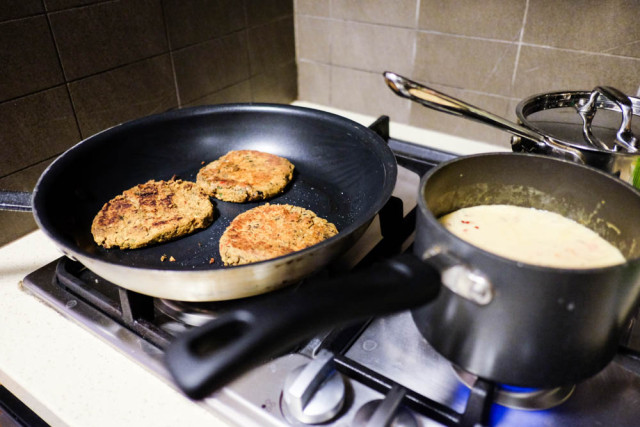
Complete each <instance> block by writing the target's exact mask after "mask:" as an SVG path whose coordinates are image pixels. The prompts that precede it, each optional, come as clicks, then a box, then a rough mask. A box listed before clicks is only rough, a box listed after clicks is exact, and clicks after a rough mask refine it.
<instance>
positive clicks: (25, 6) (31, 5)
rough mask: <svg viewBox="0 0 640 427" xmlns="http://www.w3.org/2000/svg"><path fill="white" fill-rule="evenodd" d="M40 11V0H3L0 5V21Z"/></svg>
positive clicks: (41, 10) (41, 8)
mask: <svg viewBox="0 0 640 427" xmlns="http://www.w3.org/2000/svg"><path fill="white" fill-rule="evenodd" d="M42 12H44V6H43V5H42V0H3V1H2V6H0V22H2V21H7V20H9V19H17V18H24V17H27V16H31V15H36V14H40V13H42Z"/></svg>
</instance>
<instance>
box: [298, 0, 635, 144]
mask: <svg viewBox="0 0 640 427" xmlns="http://www.w3.org/2000/svg"><path fill="white" fill-rule="evenodd" d="M295 21H296V49H297V57H298V96H299V98H300V99H302V100H305V101H311V102H317V103H320V104H325V105H329V106H333V107H337V108H342V109H346V110H351V111H357V112H361V113H365V114H369V115H372V116H378V115H380V114H387V115H389V116H390V117H391V118H392V120H395V121H398V122H401V123H409V124H411V125H415V126H418V127H424V128H431V129H436V130H439V131H444V132H448V133H453V134H456V135H461V136H465V137H470V138H473V139H480V140H483V141H487V142H490V143H493V144H496V145H499V146H503V147H508V146H509V138H510V136H509V135H508V134H506V133H504V132H500V131H498V130H495V129H493V128H491V127H488V126H486V125H481V124H477V123H473V122H470V121H468V120H466V119H463V118H459V117H453V116H449V115H446V114H444V113H440V112H435V111H432V110H428V109H427V108H425V107H423V106H421V105H418V104H416V103H413V102H411V101H408V100H405V99H402V98H399V97H397V96H396V95H394V94H393V93H392V92H391V91H390V90H389V89H388V88H387V86H386V85H385V84H384V81H383V79H382V77H381V73H382V72H383V71H386V70H389V71H394V72H397V73H399V74H403V75H405V76H407V77H410V78H412V79H413V80H417V81H419V82H422V83H425V84H427V85H429V86H432V87H433V88H435V89H437V90H440V91H441V92H444V93H447V94H449V95H452V96H454V97H456V98H459V99H462V100H465V101H467V102H469V103H471V104H473V105H476V106H477V107H481V108H484V109H487V110H489V111H491V112H493V113H495V114H498V115H501V116H503V117H506V118H509V119H511V120H515V114H514V111H515V106H516V105H517V103H518V102H519V101H520V100H521V99H523V98H525V97H528V96H530V95H534V94H537V93H543V92H550V91H555V90H592V89H593V88H594V87H595V86H597V85H609V86H614V87H617V88H618V89H620V90H622V91H624V92H625V93H627V94H628V95H634V96H635V95H636V94H637V93H638V87H639V86H640V42H639V41H638V40H640V25H639V23H640V2H638V1H626V0H609V1H598V0H586V1H580V2H579V1H556V0H483V1H476V0H395V1H387V0H367V1H364V0H362V1H358V0H295Z"/></svg>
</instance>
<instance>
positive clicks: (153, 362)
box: [23, 117, 640, 426]
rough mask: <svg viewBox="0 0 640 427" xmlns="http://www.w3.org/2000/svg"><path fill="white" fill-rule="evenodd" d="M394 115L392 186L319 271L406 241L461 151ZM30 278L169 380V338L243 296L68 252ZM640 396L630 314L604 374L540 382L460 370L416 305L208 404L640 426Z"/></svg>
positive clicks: (306, 413) (29, 286) (303, 421)
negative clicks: (136, 277) (160, 285)
mask: <svg viewBox="0 0 640 427" xmlns="http://www.w3.org/2000/svg"><path fill="white" fill-rule="evenodd" d="M388 125H389V122H388V118H386V117H382V118H380V119H379V120H377V121H376V122H375V123H374V124H372V125H371V128H372V129H374V130H375V131H376V132H378V133H379V134H381V135H382V136H383V137H384V138H385V139H387V141H388V143H389V146H390V147H391V149H392V150H393V151H394V153H395V155H396V158H397V160H398V164H399V166H400V167H399V175H398V181H397V184H396V188H395V190H394V192H393V196H392V197H391V199H390V200H389V202H388V203H387V205H386V206H385V207H384V208H383V209H382V210H381V211H380V213H379V215H378V216H377V217H376V219H375V220H374V221H373V222H372V224H371V226H370V227H369V229H368V230H367V231H366V232H365V234H364V235H363V237H362V238H361V239H360V240H359V241H358V242H357V243H356V245H355V246H354V247H353V248H352V249H350V250H349V251H348V252H347V253H346V254H345V255H344V256H343V257H341V258H340V259H338V260H337V261H336V262H334V263H332V264H331V265H330V266H328V267H327V268H325V269H323V270H322V271H320V272H318V273H317V274H318V275H332V274H340V272H342V271H345V270H348V269H351V268H353V267H355V266H358V267H360V266H363V265H367V264H371V263H375V262H376V261H377V260H380V259H383V258H387V257H390V256H393V255H395V254H397V253H400V252H403V251H407V250H410V247H411V244H412V240H413V232H414V223H415V215H416V212H415V206H416V195H417V194H416V193H417V191H416V190H417V188H418V183H419V179H420V176H421V175H422V174H424V173H425V172H426V171H428V170H429V169H430V168H431V167H433V166H435V165H436V164H438V163H440V162H442V161H446V160H448V159H451V158H453V157H455V155H453V154H450V153H447V152H443V151H439V150H434V149H431V148H428V147H425V146H420V145H414V144H411V143H408V142H405V141H399V140H395V139H392V138H389V135H388ZM303 285H304V281H303V282H302V283H299V284H296V285H293V287H290V288H287V289H283V290H280V291H277V292H289V291H291V288H295V286H303ZM23 287H24V289H25V290H26V291H27V292H29V293H31V294H33V295H34V296H36V297H37V298H40V299H42V300H43V301H45V302H46V303H47V304H49V305H50V306H51V307H53V308H54V309H55V310H57V311H59V312H60V313H62V314H63V315H64V316H66V317H68V318H69V319H72V320H73V321H75V322H78V323H79V324H81V325H82V326H84V327H86V328H87V329H89V330H90V331H92V332H93V333H95V334H96V335H98V336H99V337H101V338H102V339H104V340H105V341H107V342H109V343H111V344H112V345H113V346H115V347H117V348H119V349H120V350H121V351H122V352H124V353H125V354H127V355H129V356H130V357H131V358H132V359H134V360H136V361H137V362H138V363H140V364H141V365H143V366H145V367H147V368H149V369H151V370H152V371H153V372H155V373H156V374H157V375H158V376H160V377H161V378H163V379H165V380H166V381H167V382H169V383H172V380H171V378H170V376H169V374H168V372H167V370H166V368H165V366H164V364H163V355H164V349H166V347H167V346H168V345H169V344H170V343H171V341H172V339H173V338H174V337H175V336H177V335H178V334H180V333H181V332H183V331H185V330H188V329H189V328H192V327H195V326H199V325H202V324H203V323H205V322H206V321H208V320H210V319H212V318H215V317H216V316H217V315H219V314H221V313H225V312H226V311H228V310H232V309H234V308H237V307H239V306H241V305H242V304H244V303H246V301H244V300H237V301H229V302H222V303H184V302H179V301H170V300H162V299H155V298H152V297H148V296H146V295H140V294H137V293H135V292H131V291H129V290H125V289H122V288H120V287H118V286H116V285H113V284H111V283H109V282H107V281H105V280H104V279H102V278H100V277H98V276H96V275H95V274H93V273H92V272H91V271H90V270H88V269H86V268H85V267H84V266H82V265H81V264H79V263H77V262H74V261H72V260H70V259H68V258H60V259H59V260H56V261H54V262H52V263H50V264H48V265H46V266H44V267H42V268H41V269H39V270H37V271H34V272H33V273H31V274H29V275H28V276H27V277H26V278H25V280H24V282H23ZM269 296H270V295H262V296H257V297H252V298H251V300H252V301H253V300H256V299H261V298H265V299H268V298H269ZM505 320H508V319H505ZM513 345H514V346H515V345H519V343H513ZM185 399H186V397H185ZM639 401H640V327H634V323H631V324H630V325H629V329H628V333H627V335H626V336H625V339H624V342H623V343H621V347H620V351H619V353H618V355H617V356H616V358H615V360H614V361H613V362H612V363H610V364H609V365H608V366H607V367H606V368H605V369H604V370H602V371H601V372H600V373H598V374H597V375H596V376H594V377H592V378H590V379H587V380H586V381H584V382H582V383H580V384H576V385H572V386H567V387H560V388H557V389H551V390H538V389H518V388H514V387H508V386H501V385H499V384H495V383H493V382H491V381H488V380H485V379H482V378H476V377H474V376H473V375H471V374H469V373H467V372H464V371H462V370H460V369H458V368H457V367H455V366H453V365H452V364H451V363H449V362H448V361H447V360H446V359H444V358H443V357H442V356H440V355H439V354H438V353H437V352H436V351H435V350H434V349H433V348H431V346H430V345H429V343H428V342H426V340H425V339H424V338H423V337H422V336H421V334H420V332H419V331H418V330H417V328H416V327H415V325H414V323H413V320H412V318H411V315H410V313H409V312H401V313H397V314H394V315H391V316H385V317H378V318H372V319H368V320H366V321H362V322H358V323H352V324H349V325H347V326H345V327H342V328H337V329H333V330H328V331H325V333H323V334H320V335H318V336H314V337H311V338H310V339H309V340H308V341H304V342H301V343H299V345H297V346H295V347H293V348H290V349H289V350H288V351H287V352H285V353H284V354H281V355H280V356H279V357H277V358H274V359H273V360H269V361H267V362H266V363H265V364H263V365H262V366H259V367H257V368H255V369H253V370H252V371H250V372H248V373H246V374H245V375H244V376H242V377H241V378H239V379H238V380H236V381H234V382H232V383H231V384H229V385H228V386H226V387H224V388H223V389H221V390H218V391H217V392H215V393H214V394H212V395H211V396H210V397H208V398H207V399H205V401H204V405H205V406H206V407H208V408H210V409H211V410H212V411H213V412H215V413H217V414H219V415H221V416H223V417H225V418H226V419H228V420H229V422H230V423H231V424H237V425H243V426H250V425H256V426H287V425H296V426H301V425H308V424H322V425H331V426H334V425H335V426H347V425H370V426H378V425H397V426H436V425H445V426H452V425H460V426H467V425H468V426H472V425H473V426H475V425H487V426H488V425H498V426H507V425H508V426H513V425H518V426H540V425H563V426H564V425H616V426H625V425H628V426H632V425H637V423H638V421H637V420H638V419H640V407H639V406H638V404H637V402H639Z"/></svg>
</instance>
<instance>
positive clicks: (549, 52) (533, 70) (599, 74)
mask: <svg viewBox="0 0 640 427" xmlns="http://www.w3.org/2000/svg"><path fill="white" fill-rule="evenodd" d="M639 77H640V60H639V59H635V58H623V57H616V56H603V55H597V54H588V53H584V52H576V51H568V50H559V49H549V48H541V47H529V46H523V47H522V51H521V53H520V61H519V62H518V70H517V73H516V81H515V88H516V90H515V93H514V95H515V97H516V98H524V97H528V96H530V95H534V94H537V93H542V92H551V91H556V90H591V89H593V88H594V87H595V86H598V85H602V86H613V87H617V88H618V89H619V90H621V91H623V92H625V93H627V94H635V92H636V91H637V90H638V85H639V83H640V82H639Z"/></svg>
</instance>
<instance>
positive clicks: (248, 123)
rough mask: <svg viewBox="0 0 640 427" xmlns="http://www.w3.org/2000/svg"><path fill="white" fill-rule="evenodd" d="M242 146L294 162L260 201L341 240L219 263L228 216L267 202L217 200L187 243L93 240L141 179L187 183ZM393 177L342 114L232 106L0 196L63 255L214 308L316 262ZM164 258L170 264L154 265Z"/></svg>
mask: <svg viewBox="0 0 640 427" xmlns="http://www.w3.org/2000/svg"><path fill="white" fill-rule="evenodd" d="M239 149H254V150H260V151H265V152H269V153H272V154H276V155H279V156H283V157H286V158H288V159H289V160H291V162H293V164H294V165H295V171H294V177H293V180H292V182H291V183H290V184H289V186H288V187H287V188H286V189H285V191H284V193H283V194H281V195H279V196H277V197H274V198H272V199H270V200H268V202H270V203H288V204H292V205H296V206H301V207H304V208H307V209H311V210H312V211H314V212H316V213H317V214H318V215H319V216H320V217H323V218H326V219H327V220H329V221H331V222H333V223H334V224H335V225H336V227H337V228H338V230H339V234H338V235H336V236H334V237H332V238H330V239H328V240H326V241H324V242H321V243H319V244H317V245H315V246H312V247H310V248H307V249H305V250H302V251H298V252H295V253H293V254H290V255H287V256H283V257H279V258H276V259H273V260H269V261H263V262H259V263H255V264H250V265H245V266H236V267H224V266H223V265H222V262H221V260H220V255H219V251H218V241H219V238H220V236H221V234H222V232H223V231H224V230H225V228H226V227H227V226H228V225H229V223H230V221H231V220H232V219H233V218H235V216H236V215H238V214H239V213H241V212H243V211H246V210H247V209H249V208H252V207H255V206H258V205H260V204H262V203H265V202H256V203H241V204H238V203H227V202H222V201H217V200H214V204H215V209H216V214H215V219H214V222H213V224H212V225H211V226H210V227H208V228H207V229H205V230H202V231H198V232H196V233H194V234H192V235H190V236H187V237H184V238H181V239H178V240H175V241H172V242H167V243H163V244H158V245H153V246H150V247H147V248H142V249H135V250H119V249H109V250H107V249H104V248H101V247H99V246H97V245H96V244H95V243H94V242H93V239H92V236H91V221H92V219H93V217H94V216H95V215H96V214H97V212H98V211H99V210H100V208H101V207H102V205H103V204H104V203H105V202H107V201H108V200H110V199H111V198H113V197H115V196H116V195H118V194H120V193H122V192H123V191H124V190H126V189H128V188H131V187H133V186H135V185H136V184H140V183H144V182H146V181H147V180H150V179H155V180H161V179H164V180H168V179H171V178H172V177H173V176H176V177H177V178H180V179H184V180H195V177H196V173H197V172H198V170H199V169H200V168H201V167H202V166H203V164H205V163H208V162H211V161H213V160H215V159H217V158H218V157H220V156H222V155H224V154H226V153H227V152H228V151H231V150H239ZM396 174H397V166H396V160H395V157H394V156H393V153H392V152H391V150H390V149H389V147H388V146H387V145H386V143H385V141H384V140H383V139H382V138H381V137H380V136H378V135H377V134H376V133H375V132H373V131H372V130H370V129H368V128H366V127H364V126H361V125H359V124H357V123H355V122H353V121H351V120H348V119H346V118H344V117H340V116H337V115H334V114H330V113H326V112H322V111H317V110H312V109H307V108H300V107H293V106H288V105H270V104H230V105H217V106H205V107H196V108H189V109H182V110H176V111H171V112H167V113H162V114H158V115H154V116H150V117H146V118H143V119H140V120H135V121H132V122H128V123H125V124H122V125H119V126H115V127H113V128H111V129H108V130H106V131H103V132H101V133H99V134H96V135H94V136H92V137H90V138H88V139H86V140H84V141H82V142H81V143H79V144H77V145H76V146H74V147H73V148H71V149H70V150H68V151H67V152H65V153H64V154H63V155H62V156H60V157H59V158H58V159H57V160H56V161H55V162H53V164H51V166H50V167H49V168H48V169H47V170H46V171H45V172H44V173H43V175H42V176H41V178H40V180H39V181H38V183H37V185H36V187H35V190H34V192H33V197H32V201H30V200H29V199H27V200H26V203H25V201H23V203H22V204H21V203H20V200H19V199H18V200H17V201H16V200H15V199H14V200H8V201H7V200H6V199H11V196H15V194H13V195H12V194H7V193H5V194H4V196H5V197H4V200H5V202H6V203H5V206H10V207H12V208H13V209H19V208H26V209H29V208H31V207H33V214H34V216H35V219H36V221H37V223H38V225H39V226H40V228H41V229H42V230H43V231H44V232H45V233H46V234H47V235H48V236H49V237H51V238H52V239H53V240H54V241H55V243H56V244H57V245H58V246H59V247H60V248H61V249H62V251H63V252H64V253H66V254H67V255H69V256H70V257H72V258H75V259H77V260H79V261H80V262H81V263H82V264H83V265H85V266H86V267H88V268H89V269H91V270H92V271H94V272H95V273H97V274H98V275H100V276H102V277H103V278H105V279H107V280H109V281H111V282H113V283H115V284H117V285H120V286H122V287H124V288H127V289H131V290H133V291H136V292H140V293H143V294H147V295H151V296H155V297H161V298H168V299H173V300H182V301H213V300H227V299H234V298H241V297H246V296H250V295H257V294H261V293H265V292H268V291H271V290H273V289H276V288H278V287H281V286H283V285H284V284H287V283H291V282H295V281H297V280H299V279H300V278H301V277H303V276H305V275H308V274H309V273H311V272H312V271H314V270H316V269H317V268H319V267H321V266H324V265H325V264H326V263H328V262H329V261H330V260H331V259H333V258H334V257H336V256H337V255H339V254H340V253H341V252H342V251H344V250H345V249H346V248H348V247H349V245H351V243H353V242H354V241H355V240H357V238H358V237H359V236H360V235H361V234H362V232H364V230H365V229H366V227H367V225H368V224H369V223H370V222H371V221H372V219H373V218H374V217H375V215H376V213H377V212H378V210H379V209H380V208H382V206H384V204H385V203H386V201H387V200H388V199H389V197H390V195H391V192H392V190H393V187H394V185H395V180H396ZM7 196H9V197H7ZM0 201H1V200H0ZM30 202H31V203H30ZM163 255H167V258H168V257H169V256H172V257H173V258H174V259H175V260H176V261H175V262H170V261H168V260H165V261H162V259H164V258H163ZM212 258H213V260H214V262H213V263H210V261H211V259H212Z"/></svg>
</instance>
